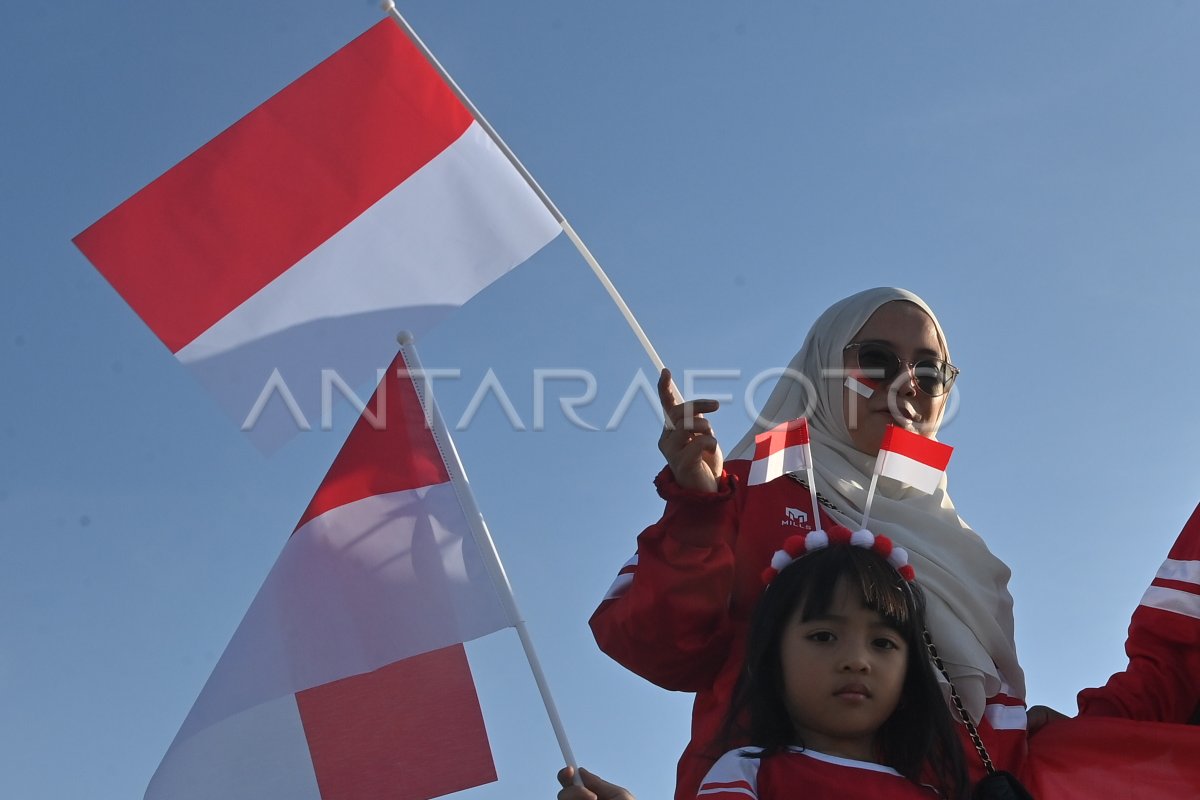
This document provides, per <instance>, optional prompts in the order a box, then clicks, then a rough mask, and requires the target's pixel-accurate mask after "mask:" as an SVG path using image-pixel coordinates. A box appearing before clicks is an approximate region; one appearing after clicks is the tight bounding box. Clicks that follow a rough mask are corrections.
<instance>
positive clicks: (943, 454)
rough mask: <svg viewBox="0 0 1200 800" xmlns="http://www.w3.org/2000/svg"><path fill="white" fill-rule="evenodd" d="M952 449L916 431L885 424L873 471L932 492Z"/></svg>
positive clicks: (944, 470) (929, 492)
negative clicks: (885, 427)
mask: <svg viewBox="0 0 1200 800" xmlns="http://www.w3.org/2000/svg"><path fill="white" fill-rule="evenodd" d="M953 452H954V448H953V447H951V446H950V445H948V444H942V443H941V442H935V441H934V440H933V439H927V438H925V437H924V436H922V435H920V434H919V433H913V432H912V431H908V430H905V429H904V428H899V427H897V426H895V425H888V427H887V430H886V431H885V432H884V434H883V444H881V445H880V446H879V457H878V458H877V459H876V460H875V473H876V474H877V475H883V476H884V477H887V478H894V479H896V480H898V481H900V482H901V483H907V484H908V485H909V486H911V487H913V488H914V489H919V490H921V491H922V492H924V493H925V494H932V493H933V490H934V489H936V488H937V487H938V483H940V482H941V480H942V475H944V474H945V472H946V465H947V464H949V463H950V454H951V453H953Z"/></svg>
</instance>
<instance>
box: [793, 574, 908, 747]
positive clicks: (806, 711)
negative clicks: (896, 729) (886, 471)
mask: <svg viewBox="0 0 1200 800" xmlns="http://www.w3.org/2000/svg"><path fill="white" fill-rule="evenodd" d="M803 617H804V614H803V609H802V608H798V609H796V611H794V612H793V613H792V615H791V617H790V618H789V619H788V622H787V623H786V625H785V627H784V629H783V633H782V634H781V637H780V643H779V650H780V659H781V662H782V668H783V686H784V702H785V704H786V705H787V710H788V715H789V716H790V717H791V719H792V724H793V725H794V726H795V728H796V734H797V736H798V738H799V740H800V741H801V742H802V743H803V744H804V746H805V747H810V748H812V749H814V750H817V751H819V752H822V753H825V754H827V755H834V756H842V757H844V758H853V759H858V760H860V761H872V760H874V759H875V757H876V755H875V751H876V748H875V734H876V732H877V731H878V730H879V728H880V727H881V726H882V725H883V723H884V722H886V721H887V719H888V717H890V716H891V715H892V712H893V711H894V710H895V709H896V706H897V704H899V702H900V695H901V692H902V690H903V687H904V676H905V672H906V671H907V665H908V646H907V644H906V643H905V641H904V638H903V637H902V636H901V635H900V634H899V633H898V632H897V631H896V629H895V628H893V627H892V626H891V625H889V624H888V623H887V622H886V621H884V618H883V617H881V616H880V615H879V613H878V612H876V611H872V610H870V609H869V608H867V607H866V606H865V605H864V604H863V600H862V597H861V596H860V594H859V593H858V591H857V590H856V589H854V588H852V587H851V586H850V585H849V583H848V582H847V581H846V580H845V579H844V578H843V579H842V580H840V581H838V584H837V587H836V589H835V591H834V595H833V598H832V602H831V603H830V605H829V609H828V611H826V612H825V613H824V614H822V615H820V616H817V617H813V618H812V619H808V620H805V619H804V618H803Z"/></svg>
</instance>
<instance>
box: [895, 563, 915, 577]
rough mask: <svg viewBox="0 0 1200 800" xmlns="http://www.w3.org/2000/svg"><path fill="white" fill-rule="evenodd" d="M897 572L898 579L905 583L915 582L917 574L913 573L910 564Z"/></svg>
mask: <svg viewBox="0 0 1200 800" xmlns="http://www.w3.org/2000/svg"><path fill="white" fill-rule="evenodd" d="M897 572H899V573H900V577H901V578H904V580H906V581H912V580H916V577H917V573H916V572H915V571H913V568H912V564H905V565H904V566H903V567H901V568H900V569H898V570H897Z"/></svg>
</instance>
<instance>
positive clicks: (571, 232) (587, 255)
mask: <svg viewBox="0 0 1200 800" xmlns="http://www.w3.org/2000/svg"><path fill="white" fill-rule="evenodd" d="M380 7H381V8H382V9H383V10H384V12H385V13H387V14H389V15H391V17H392V18H393V19H394V20H396V23H397V24H398V25H399V26H400V27H401V28H402V29H403V30H404V33H405V34H406V35H407V36H408V38H409V39H410V40H411V41H412V43H413V44H414V45H416V46H417V48H418V49H419V50H420V51H421V52H422V53H423V54H424V55H425V58H426V59H428V60H429V63H430V64H431V65H432V66H433V68H434V69H435V70H437V71H438V73H439V74H440V75H441V76H442V80H444V81H445V82H446V85H447V86H449V87H450V88H451V90H452V91H453V92H454V94H455V95H457V96H458V99H459V101H460V102H462V104H463V105H464V106H466V107H467V109H468V110H469V111H470V112H471V116H473V117H474V118H475V121H476V122H478V123H479V127H481V128H483V130H484V132H485V133H487V135H488V136H489V137H490V138H491V140H492V141H493V142H495V143H496V147H498V148H499V149H500V152H502V153H503V154H504V156H505V157H506V158H507V159H508V160H509V162H511V163H512V165H513V168H514V169H516V170H517V172H519V173H520V174H521V177H522V178H524V179H525V181H526V183H528V184H529V188H531V189H532V190H533V191H534V193H535V194H536V195H537V196H538V198H539V199H540V200H541V201H542V202H543V203H544V204H545V205H546V209H547V210H548V211H549V212H550V213H551V214H552V215H553V216H554V218H555V219H556V220H558V224H559V225H561V226H562V229H563V232H564V233H566V234H567V238H569V239H570V240H571V242H572V243H573V244H574V245H575V249H577V250H578V251H579V254H580V255H581V256H583V260H584V261H586V262H587V264H588V266H589V267H591V268H592V272H593V273H595V275H596V278H597V280H599V281H600V283H601V285H603V286H604V290H605V291H606V292H608V296H609V297H611V298H612V301H613V302H614V303H615V304H616V306H617V308H618V309H620V311H621V316H623V317H624V318H625V322H626V323H628V324H629V327H630V328H631V329H632V330H633V333H634V335H635V336H636V337H637V339H638V341H639V342H640V343H641V345H642V349H643V350H645V351H646V355H648V356H649V357H650V361H651V362H652V363H653V364H654V368H655V369H656V370H658V371H659V372H662V371H663V369H664V368H665V365H664V364H663V360H662V359H661V358H659V356H658V351H656V350H655V349H654V345H652V344H651V343H650V339H649V337H647V336H646V332H645V331H644V330H642V326H641V325H640V324H639V323H638V321H637V318H636V317H634V316H633V311H631V310H630V308H629V306H628V305H626V303H625V300H624V299H623V298H622V297H621V294H620V292H618V291H617V287H616V286H614V285H613V282H612V281H611V280H609V278H608V275H606V274H605V273H604V270H603V269H602V268H601V267H600V264H599V262H597V261H596V258H595V256H593V255H592V253H591V251H590V250H588V248H587V245H585V244H584V243H583V240H582V239H580V238H579V234H577V233H576V232H575V229H574V228H572V227H571V224H570V223H569V222H567V218H566V217H565V216H563V213H562V212H561V211H559V210H558V206H556V205H554V201H553V200H551V199H550V196H549V195H547V194H546V192H545V191H544V190H543V189H542V187H541V186H539V185H538V182H537V181H536V180H534V178H533V175H532V174H530V172H529V170H527V169H526V168H525V165H524V164H522V163H521V161H520V159H518V158H517V156H516V153H514V152H513V151H512V149H511V148H509V146H508V145H507V144H505V142H504V140H503V139H501V138H500V134H498V133H496V129H495V128H493V127H492V126H491V124H490V123H489V122H488V121H487V120H486V119H485V118H484V116H483V114H481V113H480V111H479V109H478V108H476V106H475V104H474V103H472V102H471V98H469V97H467V95H466V93H465V92H463V90H462V89H461V88H460V87H459V85H458V84H457V83H455V82H454V79H453V78H452V77H450V73H448V72H447V71H446V69H445V67H443V66H442V65H441V62H439V61H438V60H437V58H436V57H435V56H434V55H433V53H432V52H431V51H430V50H429V48H428V47H426V46H425V43H424V42H423V41H421V37H420V36H418V35H417V32H416V31H415V30H413V28H412V26H411V25H409V24H408V20H406V19H405V18H404V17H403V16H402V15H401V14H400V12H399V10H397V8H396V3H395V2H394V0H383V2H382V3H381V4H380Z"/></svg>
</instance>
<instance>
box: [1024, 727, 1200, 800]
mask: <svg viewBox="0 0 1200 800" xmlns="http://www.w3.org/2000/svg"><path fill="white" fill-rule="evenodd" d="M1198 754H1200V728H1198V727H1196V726H1194V725H1169V724H1163V723H1152V722H1138V721H1134V720H1127V719H1113V718H1105V717H1078V718H1076V719H1069V720H1064V721H1061V722H1052V723H1050V724H1049V725H1047V726H1046V727H1044V728H1043V729H1041V730H1040V731H1038V732H1037V733H1036V734H1034V736H1033V737H1031V738H1030V740H1029V758H1028V761H1027V763H1026V771H1025V774H1024V775H1023V776H1022V779H1023V781H1024V783H1025V785H1026V787H1027V788H1029V790H1030V792H1031V793H1032V794H1033V796H1034V797H1036V798H1038V800H1164V799H1167V798H1169V800H1183V798H1190V797H1197V796H1200V757H1198Z"/></svg>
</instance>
